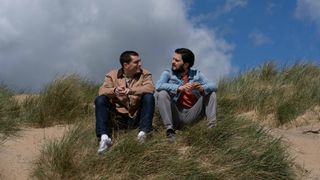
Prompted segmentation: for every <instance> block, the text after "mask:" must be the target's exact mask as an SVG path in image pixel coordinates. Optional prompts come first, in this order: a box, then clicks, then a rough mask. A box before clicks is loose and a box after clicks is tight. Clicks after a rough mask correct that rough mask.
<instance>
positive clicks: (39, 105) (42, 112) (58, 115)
mask: <svg viewBox="0 0 320 180" xmlns="http://www.w3.org/2000/svg"><path fill="white" fill-rule="evenodd" d="M96 91H97V86H95V85H93V83H91V82H89V81H87V80H85V79H83V78H81V77H80V76H79V75H76V74H72V75H68V76H62V77H59V78H57V79H56V80H54V81H53V82H51V83H50V84H49V85H47V86H46V87H45V88H44V89H43V90H42V91H41V93H40V94H39V96H31V97H29V98H27V99H26V100H25V101H24V103H23V105H22V106H23V107H24V108H23V114H24V115H25V122H27V123H30V124H33V125H34V126H38V127H47V126H52V125H55V124H70V123H73V122H75V121H76V120H78V119H79V117H84V116H88V115H92V113H93V103H92V101H93V100H92V99H94V96H95V92H96Z"/></svg>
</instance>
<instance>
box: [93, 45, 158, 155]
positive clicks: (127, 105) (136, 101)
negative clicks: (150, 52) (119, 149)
mask: <svg viewBox="0 0 320 180" xmlns="http://www.w3.org/2000/svg"><path fill="white" fill-rule="evenodd" d="M120 64H121V66H122V68H120V69H118V70H112V71H110V72H109V73H108V74H106V76H105V79H104V82H103V84H102V86H101V87H100V89H99V96H98V97H97V98H96V99H95V114H96V135H97V137H98V138H100V144H99V149H98V153H102V152H103V151H105V150H106V149H107V148H108V146H110V145H111V144H112V141H111V137H112V129H111V128H112V125H111V124H112V121H113V119H112V118H111V116H110V112H115V114H116V116H117V117H120V118H116V120H117V121H116V122H115V123H116V124H118V125H121V127H125V128H137V127H139V133H138V140H139V141H141V142H143V141H144V140H145V138H146V133H148V132H149V131H151V129H152V119H153V112H154V103H155V102H154V96H153V92H154V85H153V82H152V77H151V73H150V72H149V71H147V70H146V69H141V59H140V57H139V54H138V53H137V52H134V51H125V52H123V53H122V54H121V56H120Z"/></svg>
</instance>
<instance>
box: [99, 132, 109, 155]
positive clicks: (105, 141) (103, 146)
mask: <svg viewBox="0 0 320 180" xmlns="http://www.w3.org/2000/svg"><path fill="white" fill-rule="evenodd" d="M111 144H112V141H111V139H110V138H109V137H108V135H106V134H103V135H101V140H100V143H99V149H98V153H99V154H100V153H102V152H103V151H105V150H107V149H108V147H109V146H110V145H111Z"/></svg>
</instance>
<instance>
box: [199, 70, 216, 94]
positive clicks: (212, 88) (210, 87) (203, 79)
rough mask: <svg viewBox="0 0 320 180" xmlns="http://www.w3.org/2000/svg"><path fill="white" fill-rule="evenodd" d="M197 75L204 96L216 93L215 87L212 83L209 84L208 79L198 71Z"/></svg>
mask: <svg viewBox="0 0 320 180" xmlns="http://www.w3.org/2000/svg"><path fill="white" fill-rule="evenodd" d="M198 73H199V80H200V81H201V82H200V84H202V87H203V89H204V92H205V94H209V93H210V92H216V91H217V85H216V84H215V83H214V82H210V81H209V80H208V78H207V77H206V76H205V75H204V74H203V73H201V72H200V71H199V72H198Z"/></svg>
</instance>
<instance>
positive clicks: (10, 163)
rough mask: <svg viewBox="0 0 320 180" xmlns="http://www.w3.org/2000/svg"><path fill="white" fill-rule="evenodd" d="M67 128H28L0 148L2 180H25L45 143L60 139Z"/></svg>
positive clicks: (0, 177) (0, 174) (0, 173)
mask: <svg viewBox="0 0 320 180" xmlns="http://www.w3.org/2000/svg"><path fill="white" fill-rule="evenodd" d="M66 130H67V127H61V126H54V127H50V128H44V129H43V128H42V129H41V128H26V129H23V130H22V131H20V132H19V134H18V137H10V138H9V139H7V140H6V141H5V142H4V144H2V145H1V146H0V179H8V180H20V179H21V180H25V179H30V177H29V175H30V173H31V171H32V168H33V161H34V160H36V158H37V156H39V155H40V149H41V147H42V145H44V144H45V143H47V142H49V141H51V140H53V139H56V138H59V137H61V136H62V135H63V133H64V132H65V131H66Z"/></svg>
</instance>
